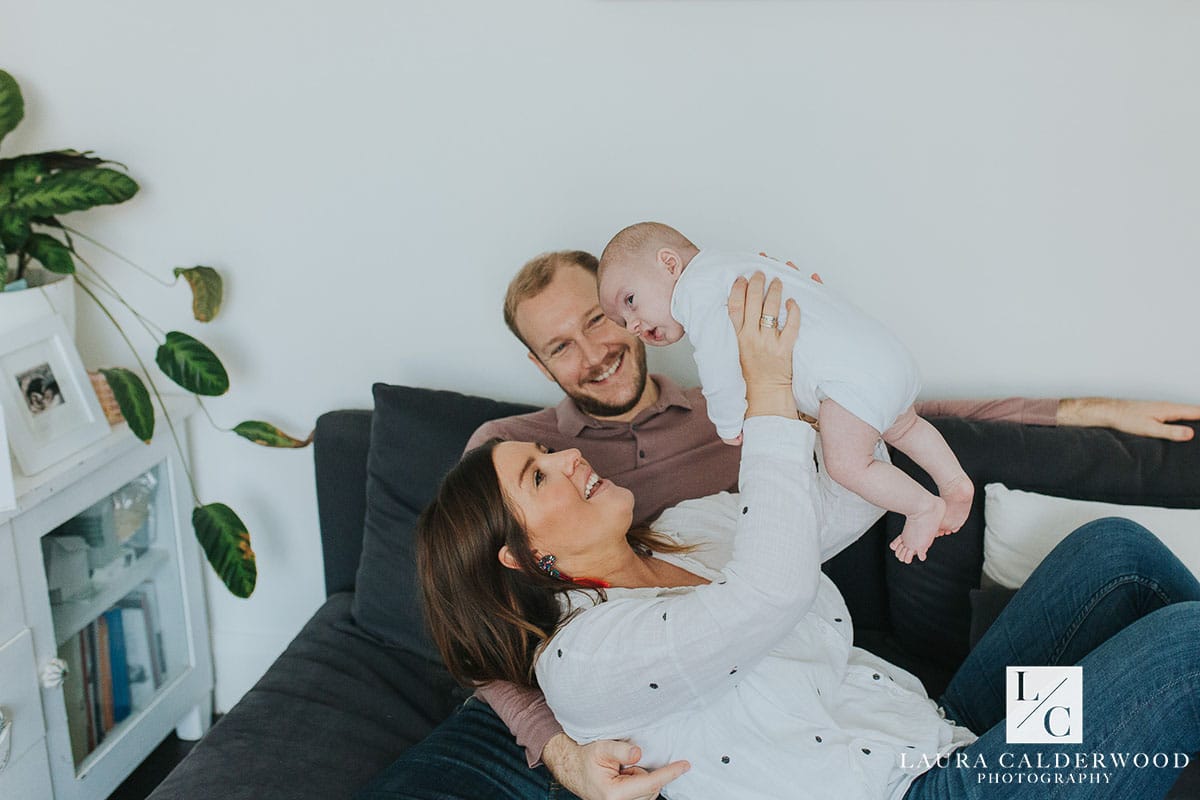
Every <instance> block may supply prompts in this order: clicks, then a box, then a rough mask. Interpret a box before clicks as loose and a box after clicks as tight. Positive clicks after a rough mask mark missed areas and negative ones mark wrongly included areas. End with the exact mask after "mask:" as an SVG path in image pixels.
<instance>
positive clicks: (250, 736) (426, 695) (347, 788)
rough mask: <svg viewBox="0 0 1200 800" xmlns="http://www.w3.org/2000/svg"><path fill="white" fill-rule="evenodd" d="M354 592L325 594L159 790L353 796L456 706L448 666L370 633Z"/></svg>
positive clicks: (171, 797) (183, 799)
mask: <svg viewBox="0 0 1200 800" xmlns="http://www.w3.org/2000/svg"><path fill="white" fill-rule="evenodd" d="M351 596H352V595H350V594H349V593H344V594H336V595H334V596H332V597H331V598H329V600H327V601H326V603H325V605H324V606H322V607H321V608H320V609H319V610H318V611H317V613H316V614H315V615H314V616H313V618H312V619H310V620H309V621H308V623H307V624H306V625H305V626H304V629H303V630H301V631H300V633H299V634H298V635H297V636H296V638H295V639H294V640H293V641H292V643H291V644H290V645H288V648H287V650H285V651H284V653H283V654H282V655H281V656H280V657H279V658H278V659H276V661H275V663H274V664H272V665H271V668H270V669H269V670H268V671H267V673H266V675H264V676H263V677H262V679H261V680H260V681H259V682H258V684H257V685H255V687H254V688H253V689H251V690H250V691H249V693H247V694H246V696H245V697H243V698H242V699H241V700H240V701H239V702H238V704H237V705H236V706H234V707H233V708H232V709H231V710H230V711H229V713H228V714H226V715H225V716H223V717H222V718H221V719H220V720H219V721H218V722H217V724H216V725H214V726H213V729H212V730H211V731H210V732H209V734H208V735H207V736H205V737H204V739H202V740H201V741H200V742H199V743H198V744H197V745H196V746H195V747H194V748H193V749H192V751H191V753H189V754H188V757H187V758H186V759H184V760H183V761H182V762H181V763H180V764H179V766H178V767H176V769H175V770H174V771H173V772H172V773H171V774H170V775H169V776H168V777H167V778H166V780H165V781H163V783H162V784H161V785H160V786H159V787H158V788H157V789H156V790H155V791H154V793H153V794H152V795H151V797H152V798H153V800H195V799H196V798H202V797H212V798H221V800H262V798H269V797H289V798H300V797H305V798H308V797H311V798H317V797H319V798H322V800H339V799H340V798H347V799H348V798H350V797H352V796H353V794H354V792H355V790H357V789H358V787H360V786H362V785H363V784H365V783H366V782H367V781H368V780H370V779H371V777H372V776H373V775H375V773H377V772H378V771H379V770H381V769H383V768H384V767H386V766H387V765H388V764H390V763H391V762H392V761H393V760H394V759H395V758H396V756H397V755H399V754H400V752H401V751H403V750H404V749H405V748H407V747H409V746H410V745H413V744H415V743H417V742H419V741H420V740H421V739H423V738H424V737H425V736H426V735H427V734H428V733H429V731H430V730H432V729H433V728H434V727H435V726H436V725H437V724H438V723H439V722H440V721H441V720H443V719H444V718H445V717H447V716H448V715H449V714H450V712H451V711H452V710H453V709H454V706H455V705H456V704H457V703H458V702H461V699H462V694H461V692H459V691H458V689H457V687H456V686H455V684H454V682H453V681H452V680H451V679H450V677H449V675H447V674H446V672H445V670H444V669H442V668H441V667H440V666H437V665H433V664H430V663H429V662H427V661H426V660H425V659H423V658H421V657H419V656H417V655H414V654H412V653H409V652H407V651H405V650H403V649H401V648H398V647H389V646H386V645H382V644H380V643H378V642H376V641H374V640H373V639H372V638H371V637H369V636H366V635H364V634H363V633H362V631H360V630H359V628H358V627H357V626H356V625H354V624H353V623H352V622H351V619H350V598H351Z"/></svg>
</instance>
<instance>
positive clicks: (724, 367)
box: [687, 287, 746, 444]
mask: <svg viewBox="0 0 1200 800" xmlns="http://www.w3.org/2000/svg"><path fill="white" fill-rule="evenodd" d="M727 295H728V287H725V289H724V292H723V293H718V292H714V293H713V297H712V298H706V300H707V302H697V303H694V304H693V305H692V308H691V309H690V313H689V314H688V322H687V333H688V338H689V339H691V340H692V348H693V352H692V357H693V358H695V360H696V367H697V369H698V370H699V372H700V386H701V388H702V389H703V391H704V399H705V400H706V401H707V403H708V418H709V419H710V420H712V423H713V425H715V426H716V428H717V435H718V436H720V437H721V439H722V440H723V441H724V442H725V443H726V444H740V443H741V440H742V420H743V419H744V418H745V416H746V382H745V380H744V379H743V378H742V365H741V362H740V361H739V360H738V347H737V336H736V335H735V334H734V331H733V325H732V324H731V323H730V322H729V309H728V306H727V304H726V298H727Z"/></svg>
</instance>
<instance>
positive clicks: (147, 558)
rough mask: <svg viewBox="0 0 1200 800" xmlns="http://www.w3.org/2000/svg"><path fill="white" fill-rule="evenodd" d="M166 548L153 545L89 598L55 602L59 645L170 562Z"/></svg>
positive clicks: (55, 625) (87, 596)
mask: <svg viewBox="0 0 1200 800" xmlns="http://www.w3.org/2000/svg"><path fill="white" fill-rule="evenodd" d="M169 559H170V555H169V554H168V553H167V551H166V550H162V549H159V548H152V549H151V550H148V551H147V552H146V553H145V555H143V556H142V557H141V558H139V559H138V560H136V561H134V562H133V563H132V564H130V565H129V566H128V567H126V568H125V569H123V570H121V572H120V573H118V574H117V575H116V576H115V577H114V578H113V579H112V580H111V581H109V582H108V583H105V584H101V585H98V586H94V588H93V590H92V591H91V592H89V593H88V594H87V595H86V596H85V597H79V598H75V599H73V600H68V601H66V602H63V603H55V604H51V606H50V611H51V613H52V614H53V616H54V638H55V643H56V644H57V645H58V646H60V647H61V646H62V644H63V642H65V641H67V640H68V639H70V638H71V637H72V636H74V635H75V634H77V633H79V632H80V631H81V630H83V629H84V628H86V627H87V625H88V623H89V622H91V621H92V620H94V619H95V618H96V617H98V616H100V615H101V614H103V613H104V612H105V611H106V610H107V609H109V608H111V607H112V606H113V605H114V604H115V603H116V602H117V601H118V600H120V599H121V598H122V597H124V596H125V595H127V594H129V593H130V592H132V591H133V590H134V589H136V588H137V587H138V584H140V583H142V581H144V580H146V579H147V578H149V577H150V576H151V575H153V574H154V573H155V572H157V571H158V569H159V567H161V566H162V565H163V564H166V563H167V561H168V560H169Z"/></svg>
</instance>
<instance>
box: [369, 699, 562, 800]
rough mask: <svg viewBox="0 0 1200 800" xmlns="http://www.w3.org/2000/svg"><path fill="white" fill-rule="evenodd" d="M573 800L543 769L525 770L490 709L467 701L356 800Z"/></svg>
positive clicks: (513, 742) (521, 752) (520, 756)
mask: <svg viewBox="0 0 1200 800" xmlns="http://www.w3.org/2000/svg"><path fill="white" fill-rule="evenodd" d="M481 798H496V800H501V799H502V798H503V799H504V800H510V799H511V800H578V798H576V797H575V795H573V794H571V793H570V792H568V791H567V790H566V789H564V788H562V787H561V786H559V785H558V782H557V781H555V780H554V778H553V776H551V775H550V770H548V769H546V767H545V766H540V767H538V768H537V769H530V768H529V766H528V763H527V762H526V760H525V750H524V749H523V748H521V747H520V746H518V745H517V742H516V740H515V739H513V735H512V733H510V732H509V730H508V728H507V727H506V726H505V724H504V723H503V722H502V721H501V720H500V718H499V717H498V716H496V712H495V711H492V709H491V706H489V705H488V704H487V703H484V702H482V701H480V700H476V699H475V698H471V699H469V700H467V702H465V703H463V704H462V705H461V706H460V707H459V708H458V710H457V711H455V712H454V713H453V714H452V715H451V716H450V718H449V719H447V720H446V721H445V722H443V723H442V724H441V725H439V726H438V727H437V728H435V729H434V730H433V732H432V733H430V734H429V736H427V737H426V738H425V739H424V741H422V742H421V743H420V744H418V745H415V746H413V747H410V748H408V749H407V750H405V751H404V752H403V753H401V754H400V758H399V759H397V760H396V762H395V763H394V764H392V765H391V766H390V767H388V768H387V769H386V770H384V771H383V772H381V773H380V774H379V775H377V776H376V777H375V779H374V780H372V781H371V783H369V784H368V785H367V786H366V787H365V788H363V789H362V790H360V791H359V793H358V794H357V795H355V800H479V799H481Z"/></svg>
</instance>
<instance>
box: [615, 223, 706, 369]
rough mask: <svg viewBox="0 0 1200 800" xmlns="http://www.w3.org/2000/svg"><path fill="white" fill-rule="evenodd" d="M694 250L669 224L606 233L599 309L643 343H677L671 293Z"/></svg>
mask: <svg viewBox="0 0 1200 800" xmlns="http://www.w3.org/2000/svg"><path fill="white" fill-rule="evenodd" d="M698 252H700V251H699V250H698V249H697V248H696V245H694V244H692V243H691V242H690V241H688V240H687V237H685V236H684V235H683V234H682V233H680V232H679V231H677V230H675V229H674V228H672V227H671V226H669V225H663V224H662V223H661V222H639V223H638V224H637V225H630V226H629V227H628V228H626V229H625V230H623V231H621V232H620V233H618V234H617V235H616V236H614V237H613V238H612V241H611V242H609V243H608V246H607V247H605V248H604V253H603V254H602V255H601V256H600V272H599V274H598V276H597V280H598V281H599V292H600V308H601V309H603V311H604V313H605V315H607V316H608V318H609V319H611V320H612V321H613V322H615V323H617V324H618V325H621V326H622V327H624V328H626V329H628V330H629V331H630V332H631V333H633V334H635V335H637V336H639V337H641V339H642V341H644V342H646V344H652V345H657V346H663V345H668V344H672V343H674V342H678V341H679V340H680V339H682V338H683V326H682V325H680V324H679V323H678V322H676V321H675V319H674V318H673V317H672V316H671V293H672V292H673V291H674V290H675V282H676V281H678V280H679V276H680V275H682V274H683V270H684V267H686V266H687V265H688V263H689V262H690V261H691V260H692V256H694V255H696V253H698Z"/></svg>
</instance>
